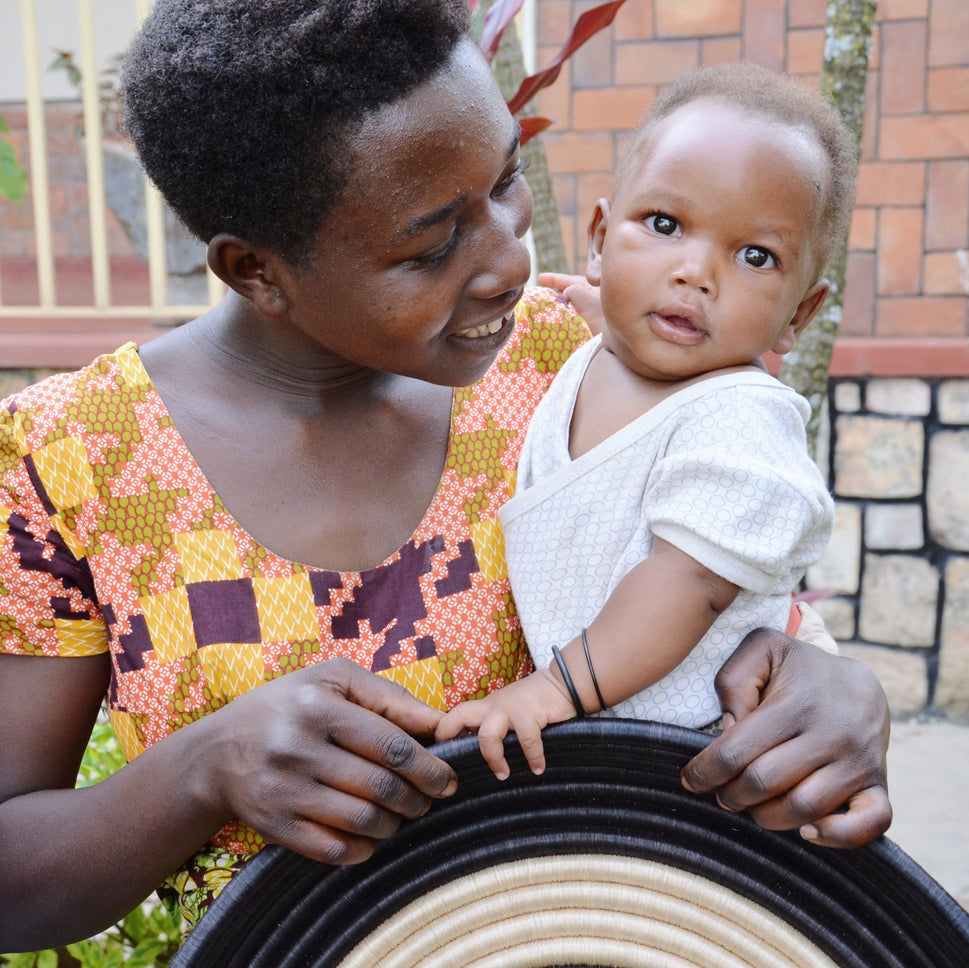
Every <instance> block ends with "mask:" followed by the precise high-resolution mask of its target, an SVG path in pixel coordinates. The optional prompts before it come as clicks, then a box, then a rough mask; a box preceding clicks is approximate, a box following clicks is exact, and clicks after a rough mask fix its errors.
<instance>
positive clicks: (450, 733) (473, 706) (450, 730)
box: [434, 699, 484, 743]
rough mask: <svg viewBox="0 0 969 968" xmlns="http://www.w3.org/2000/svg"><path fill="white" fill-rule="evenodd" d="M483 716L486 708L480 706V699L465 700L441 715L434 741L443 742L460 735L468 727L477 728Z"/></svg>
mask: <svg viewBox="0 0 969 968" xmlns="http://www.w3.org/2000/svg"><path fill="white" fill-rule="evenodd" d="M483 718H484V710H483V709H482V708H481V706H480V700H477V699H472V700H470V701H468V702H463V703H461V705H460V706H455V707H454V709H452V710H451V711H450V712H449V713H445V714H444V715H443V716H442V717H441V721H440V722H439V723H438V724H437V727H436V728H435V730H434V741H435V742H437V743H443V742H444V741H445V740H446V739H454V737H455V736H459V735H460V734H461V733H462V732H464V730H466V729H477V728H478V726H479V725H480V723H481V720H482V719H483Z"/></svg>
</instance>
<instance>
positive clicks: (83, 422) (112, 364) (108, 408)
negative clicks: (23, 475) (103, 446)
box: [0, 343, 150, 452]
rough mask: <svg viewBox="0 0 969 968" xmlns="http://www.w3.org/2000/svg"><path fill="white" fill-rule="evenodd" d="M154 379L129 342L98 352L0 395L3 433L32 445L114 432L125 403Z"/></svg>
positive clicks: (135, 348)
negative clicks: (76, 364)
mask: <svg viewBox="0 0 969 968" xmlns="http://www.w3.org/2000/svg"><path fill="white" fill-rule="evenodd" d="M147 389H150V381H148V377H147V374H146V373H145V371H144V368H143V367H142V366H141V363H140V361H139V359H138V348H137V346H136V345H135V344H134V343H127V344H125V345H124V346H122V347H120V348H119V349H117V350H115V351H114V352H113V353H107V354H105V355H103V356H99V357H98V358H97V359H95V360H93V361H92V362H91V363H89V364H88V365H87V366H85V367H82V368H81V369H79V370H71V371H68V372H63V373H54V374H52V375H50V376H48V377H46V378H45V379H43V380H40V381H38V382H37V383H34V384H32V385H31V386H28V387H26V388H25V389H23V390H20V391H19V392H17V393H14V394H12V395H11V396H9V397H7V398H5V399H4V400H0V428H3V433H2V434H0V436H3V437H4V438H6V439H7V440H8V442H9V440H10V439H11V437H12V436H13V437H16V439H17V440H18V441H19V443H20V445H21V446H22V447H23V448H24V449H25V450H26V451H28V452H29V451H30V450H32V449H34V448H33V446H32V445H31V443H30V441H31V440H32V441H34V443H35V444H37V445H40V446H46V445H49V444H50V443H52V442H53V441H54V440H56V439H59V438H62V437H67V436H72V437H77V436H84V435H85V434H87V433H111V432H112V430H113V429H116V428H114V427H113V425H114V423H115V422H116V420H117V416H118V413H119V410H120V409H124V405H125V404H126V403H127V404H129V405H130V402H131V400H132V398H133V397H134V396H137V394H138V393H139V392H142V393H143V392H144V391H145V390H147Z"/></svg>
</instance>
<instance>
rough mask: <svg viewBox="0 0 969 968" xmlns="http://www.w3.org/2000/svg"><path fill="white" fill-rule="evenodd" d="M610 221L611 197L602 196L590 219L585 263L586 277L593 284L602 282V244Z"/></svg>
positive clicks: (596, 284)
mask: <svg viewBox="0 0 969 968" xmlns="http://www.w3.org/2000/svg"><path fill="white" fill-rule="evenodd" d="M608 222H609V199H608V198H600V199H599V201H598V202H596V207H595V208H594V209H593V210H592V218H590V219H589V257H588V259H587V260H586V263H585V277H586V279H588V280H589V282H590V283H592V285H593V286H598V285H599V283H600V282H602V246H603V243H604V242H605V240H606V225H607V224H608Z"/></svg>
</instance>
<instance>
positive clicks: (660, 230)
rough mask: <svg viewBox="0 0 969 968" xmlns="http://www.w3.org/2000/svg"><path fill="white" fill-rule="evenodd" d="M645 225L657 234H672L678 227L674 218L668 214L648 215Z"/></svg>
mask: <svg viewBox="0 0 969 968" xmlns="http://www.w3.org/2000/svg"><path fill="white" fill-rule="evenodd" d="M646 226H647V228H650V229H652V230H653V231H654V232H655V233H656V234H657V235H673V233H674V232H676V230H677V229H678V228H679V225H678V224H677V222H676V219H675V218H670V216H669V215H650V216H649V218H647V219H646Z"/></svg>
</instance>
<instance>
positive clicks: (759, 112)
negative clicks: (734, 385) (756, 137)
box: [616, 62, 858, 275]
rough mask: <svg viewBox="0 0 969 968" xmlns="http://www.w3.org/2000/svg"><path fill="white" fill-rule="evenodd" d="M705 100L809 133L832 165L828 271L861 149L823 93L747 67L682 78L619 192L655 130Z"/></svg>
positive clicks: (640, 138) (631, 157) (846, 217)
mask: <svg viewBox="0 0 969 968" xmlns="http://www.w3.org/2000/svg"><path fill="white" fill-rule="evenodd" d="M701 98H709V99H710V100H712V101H720V102H722V103H724V104H728V105H732V106H733V107H736V108H739V109H740V110H741V111H744V112H746V113H748V114H752V115H755V116H760V117H765V118H768V119H770V120H772V121H777V122H779V123H781V124H786V125H790V126H791V127H794V128H802V129H804V130H806V131H808V132H810V133H811V134H812V135H813V136H814V137H815V138H816V139H817V141H818V143H819V144H820V145H821V148H822V150H823V151H824V155H825V158H826V159H827V163H828V178H827V184H826V185H824V186H820V187H822V188H823V191H824V202H823V207H822V210H821V217H820V225H819V231H818V238H817V240H816V245H817V253H816V255H817V267H818V274H819V275H820V274H821V273H822V272H824V270H825V267H826V266H827V265H828V264H829V263H830V261H831V260H832V258H833V257H834V255H835V254H836V252H837V251H838V249H839V247H840V245H841V244H842V243H843V242H844V240H845V238H847V235H848V229H849V227H850V225H851V213H852V209H853V206H854V199H855V182H856V180H857V176H858V146H857V144H856V142H855V139H854V136H853V135H852V133H851V132H850V131H849V130H848V127H847V126H846V125H845V123H844V122H843V121H842V120H841V118H840V117H839V116H838V113H837V111H835V110H834V108H833V107H832V106H831V105H830V104H828V102H827V101H826V100H825V99H824V97H823V96H822V95H821V94H820V92H818V91H816V90H814V89H812V88H809V87H807V86H806V85H804V84H802V83H800V82H799V81H796V80H794V78H792V77H790V76H788V75H786V74H779V73H777V72H776V71H772V70H769V69H768V68H766V67H761V66H759V65H758V64H751V63H747V62H738V63H727V64H718V65H716V66H712V67H701V68H699V69H698V70H695V71H691V72H690V73H688V74H684V75H683V77H681V78H680V79H679V80H677V81H675V82H674V83H673V84H671V85H670V86H669V87H667V88H664V89H663V90H662V91H661V92H660V93H659V94H658V95H657V97H656V100H655V101H654V102H653V106H652V107H651V108H650V110H649V113H648V114H647V116H646V118H645V120H644V121H643V123H642V124H641V125H640V127H639V128H638V129H637V131H636V133H635V135H634V136H633V138H632V140H631V142H630V144H629V147H628V148H627V149H626V153H625V155H624V156H623V160H622V162H621V163H620V166H619V171H618V173H617V177H616V187H617V188H618V186H619V184H620V183H621V181H622V180H623V179H624V178H625V176H626V175H627V174H628V173H629V171H630V169H631V167H632V165H633V163H634V162H635V160H636V157H637V155H638V154H639V153H640V152H641V151H642V150H643V148H644V147H645V146H646V145H648V143H649V139H650V136H651V134H652V132H653V129H654V128H655V127H656V125H657V124H658V123H659V122H660V121H662V120H663V119H664V118H666V117H668V116H669V115H671V114H672V113H673V112H674V111H676V110H677V109H678V108H681V107H683V106H684V105H686V104H689V103H690V102H692V101H697V100H700V99H701Z"/></svg>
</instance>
